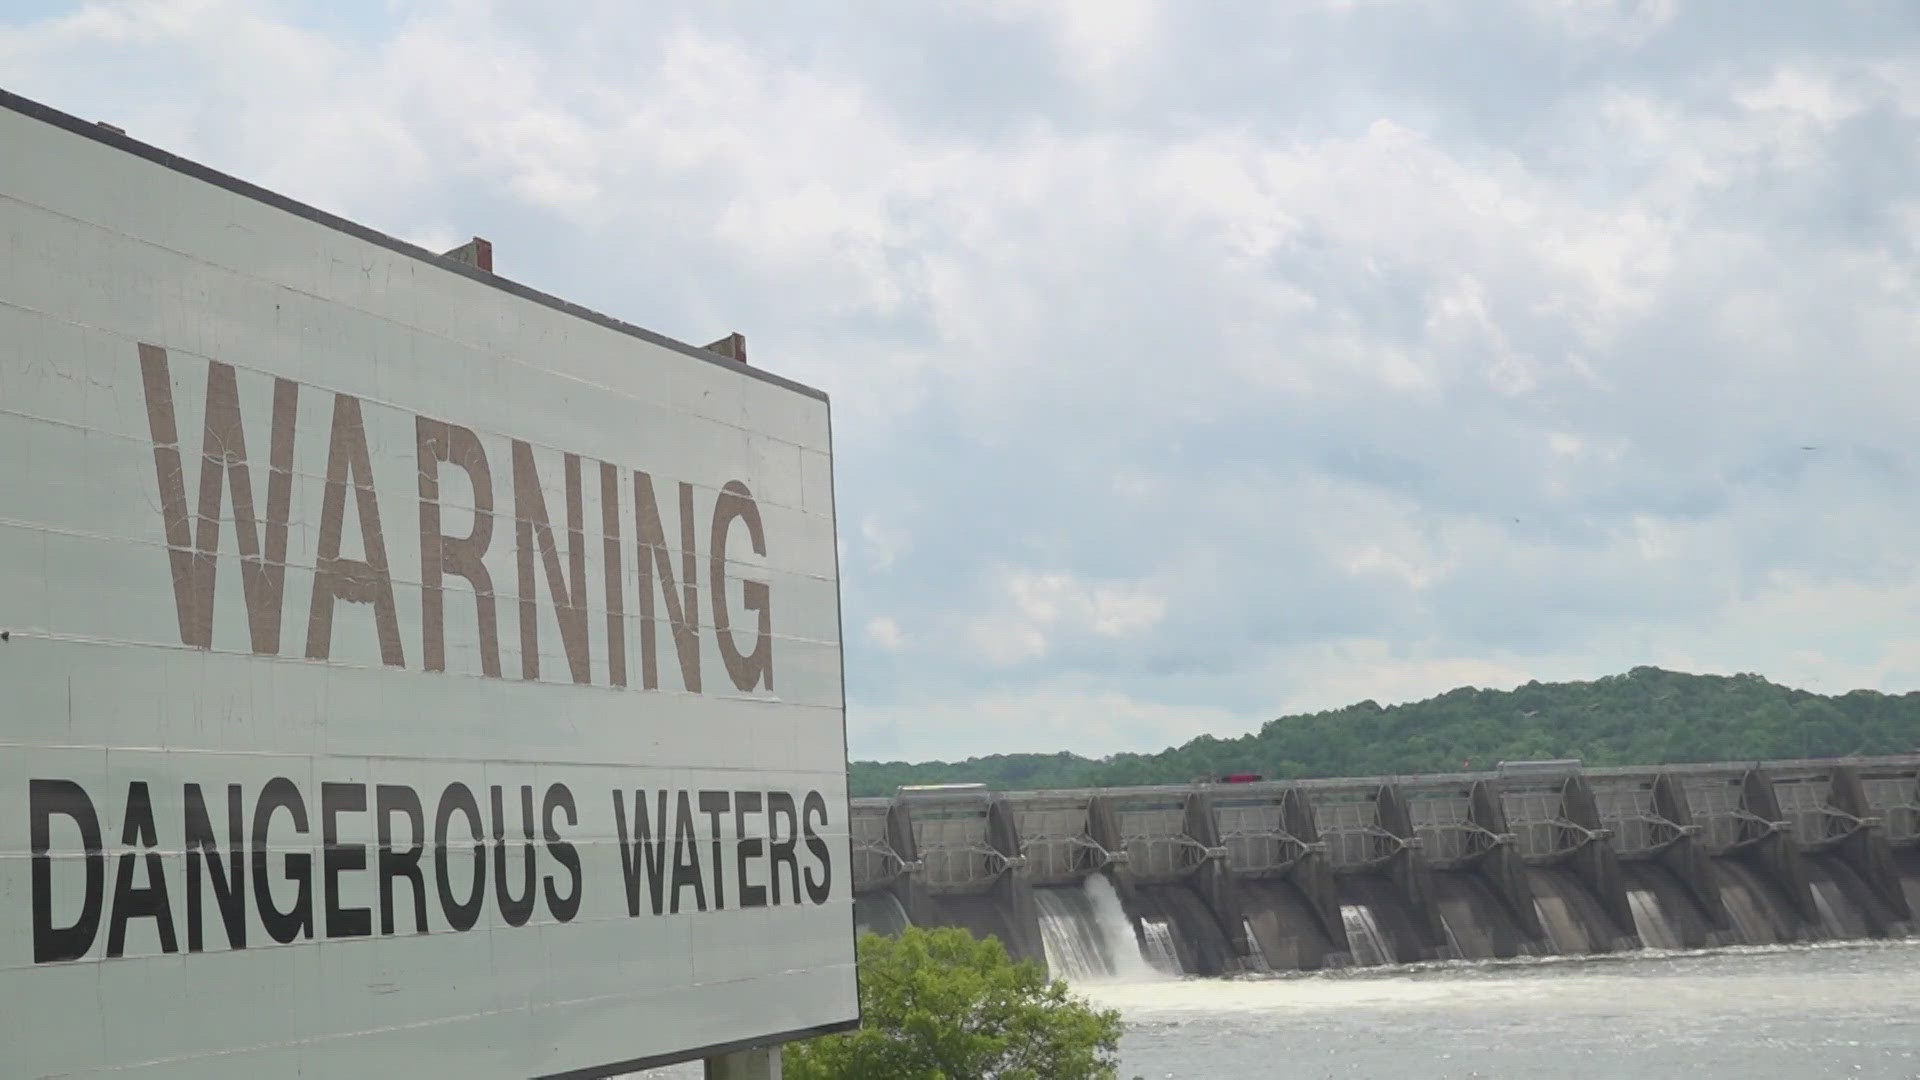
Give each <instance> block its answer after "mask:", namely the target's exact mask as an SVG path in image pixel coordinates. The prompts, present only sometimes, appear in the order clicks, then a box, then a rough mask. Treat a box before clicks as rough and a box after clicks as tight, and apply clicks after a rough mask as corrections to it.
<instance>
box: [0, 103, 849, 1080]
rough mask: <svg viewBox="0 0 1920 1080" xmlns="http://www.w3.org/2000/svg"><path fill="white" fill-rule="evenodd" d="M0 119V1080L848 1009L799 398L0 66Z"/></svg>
mask: <svg viewBox="0 0 1920 1080" xmlns="http://www.w3.org/2000/svg"><path fill="white" fill-rule="evenodd" d="M0 147H4V148H5V151H4V152H3V153H0V244H4V245H5V258H4V259H0V447H3V448H4V451H5V455H4V456H5V459H6V462H7V468H6V471H5V474H4V478H0V685H3V686H4V687H5V689H6V696H7V708H6V710H5V711H4V714H0V807H5V812H4V814H3V815H0V822H4V824H0V896H4V897H7V898H10V899H11V900H12V901H13V903H11V904H7V905H4V907H3V908H0V1002H4V1003H5V1010H4V1011H5V1021H4V1023H5V1026H6V1032H7V1037H6V1050H5V1053H4V1055H0V1056H4V1058H5V1062H6V1064H5V1068H4V1070H3V1071H5V1072H6V1073H7V1074H8V1075H10V1076H12V1075H26V1076H50V1075H59V1076H73V1077H81V1076H106V1075H112V1076H116V1077H140V1076H148V1075H152V1076H163V1075H164V1076H183V1075H191V1076H195V1077H215V1078H218V1077H236V1078H237V1077H248V1078H252V1077H260V1076H291V1075H301V1076H309V1077H363V1076H370V1075H403V1074H405V1075H411V1074H416V1073H417V1074H422V1075H427V1074H431V1075H461V1076H471V1077H500V1078H508V1077H511V1078H516V1080H520V1078H525V1077H529V1076H539V1077H593V1076H608V1075H615V1074H619V1073H624V1072H629V1071H633V1070H637V1069H640V1068H645V1067H648V1066H651V1065H656V1064H663V1063H671V1062H677V1061H684V1060H690V1059H698V1058H707V1059H709V1060H722V1061H724V1062H726V1066H725V1067H726V1069H727V1070H728V1075H733V1076H754V1075H771V1074H774V1073H776V1072H777V1068H778V1047H779V1045H780V1044H781V1043H782V1042H784V1041H787V1040H791V1039H795V1038H800V1037H804V1036H807V1035H812V1034H818V1033H824V1032H832V1031H841V1030H846V1029H848V1028H850V1027H852V1026H853V1025H855V1024H856V1023H857V1022H858V1018H859V1007H858V1001H857V995H856V992H855V989H856V986H855V970H854V946H853V920H852V918H851V906H852V900H853V890H852V886H853V875H852V873H851V871H850V865H849V864H850V859H851V852H850V848H849V843H848V832H847V828H848V812H847V810H848V803H847V790H846V753H845V704H844V696H843V692H842V686H841V661H840V599H839V574H838V568H837V549H836V542H835V538H836V535H837V533H836V528H835V517H834V498H833V456H832V439H831V420H830V412H829V406H828V401H827V398H826V395H825V394H823V393H822V392H820V391H819V390H816V389H814V388H811V387H808V386H805V385H802V384H799V383H796V382H793V381H792V380H789V379H785V378H782V377H780V376H778V375H774V374H771V373H769V372H767V371H764V370H761V369H759V368H757V367H753V366H749V365H748V364H746V363H745V349H744V340H743V339H742V338H741V337H740V336H739V335H730V336H729V337H727V338H723V339H722V340H721V341H720V342H717V343H715V345H713V346H710V347H697V346H692V345H688V344H685V343H682V342H678V341H675V340H672V339H669V338H667V337H664V336H662V335H659V334H656V333H653V332H651V331H647V330H642V329H640V328H638V327H634V326H631V325H629V324H627V323H624V322H621V321H619V320H617V319H614V318H611V317H609V316H605V315H601V314H598V313H595V312H590V311H587V310H584V309H582V308H580V307H578V306H576V305H573V304H569V303H567V302H565V301H562V300H559V299H557V298H555V297H552V296H549V295H546V294H544V293H540V292H538V291H536V290H534V289H531V288H528V287H526V286H524V285H521V284H518V283H515V282H513V281H510V280H508V279H507V278H505V277H503V276H501V275H498V274H496V273H494V272H493V266H492V249H491V246H490V245H488V244H486V243H485V242H483V241H476V242H475V243H472V244H469V245H466V246H464V247H463V248H460V249H456V250H455V251H454V252H452V253H447V254H436V253H434V252H431V251H427V250H423V249H421V248H419V247H416V246H414V245H411V244H408V243H405V242H403V241H400V240H397V239H394V238H392V237H389V236H385V235H382V234H380V233H376V232H374V231H372V230H370V229H367V228H364V227H362V226H360V225H357V224H354V223H352V222H349V221H344V220H342V219H339V218H336V217H333V216H331V215H329V214H327V213H324V212H323V211H320V210H317V209H314V208H312V207H308V206H304V205H302V204H299V203H296V202H294V201H293V200H291V199H288V198H285V197H284V196H281V195H278V194H276V193H273V192H269V191H265V190H262V189H260V188H257V187H255V186H253V185H250V184H248V183H246V182H244V181H242V180H239V179H236V178H233V177H229V176H225V175H222V174H219V173H216V172H214V171H213V170H210V169H207V168H205V167H203V166H200V165H198V164H195V163H193V162H189V161H185V160H182V159H180V158H177V157H174V156H172V155H170V154H168V153H166V152H164V151H162V150H159V149H157V148H154V147H151V146H148V145H146V144H143V143H141V142H138V141H136V140H134V139H131V138H128V137H127V136H126V135H124V134H121V133H120V132H119V131H117V130H116V129H112V128H109V127H106V126H104V125H100V124H94V123H89V122H86V121H83V120H80V119H78V118H76V117H72V116H69V115H66V114H63V113H60V112H57V111H55V110H53V109H50V108H47V107H45V106H43V105H39V104H37V103H35V102H31V101H27V100H25V99H22V98H19V97H15V96H12V95H8V94H4V93H0ZM216 1016H217V1018H218V1019H217V1022H216V1021H215V1020H214V1019H213V1018H214V1017H216Z"/></svg>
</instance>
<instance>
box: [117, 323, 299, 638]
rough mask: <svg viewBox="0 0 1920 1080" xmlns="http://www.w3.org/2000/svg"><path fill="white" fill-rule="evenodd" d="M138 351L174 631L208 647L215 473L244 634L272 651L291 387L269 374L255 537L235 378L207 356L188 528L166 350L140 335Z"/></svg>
mask: <svg viewBox="0 0 1920 1080" xmlns="http://www.w3.org/2000/svg"><path fill="white" fill-rule="evenodd" d="M139 354H140V375H141V382H142V386H143V388H144V390H145V392H146V404H147V427H148V430H149V432H150V433H151V435H152V437H153V464H154V473H155V479H156V481H157V483H158V485H159V491H160V516H161V522H162V527H163V529H164V531H165V534H166V538H167V558H168V562H169V564H170V566H171V569H172V572H173V599H174V606H175V608H176V610H177V614H178V619H179V625H180V640H181V642H182V643H183V644H186V645H190V646H193V647H195V648H201V649H209V648H212V647H213V599H214V588H215V584H216V581H217V574H216V563H217V556H218V554H219V549H220V517H221V513H220V503H221V498H220V488H221V481H222V480H223V479H224V480H225V481H226V486H227V488H228V492H229V494H230V496H231V498H232V500H233V531H234V538H235V541H236V542H237V544H238V546H239V548H240V585H241V590H242V592H243V593H244V594H245V597H246V604H247V631H248V635H249V638H250V639H251V640H250V644H251V646H252V649H253V651H254V652H255V653H258V654H260V655H263V656H277V655H279V652H280V620H281V611H282V608H283V598H284V595H285V588H286V580H287V516H288V513H289V510H290V506H291V503H292V500H293V436H294V425H295V406H296V404H297V402H298V399H299V393H300V387H299V385H298V384H296V383H294V382H292V381H290V380H288V379H278V378H277V379H275V380H273V413H272V420H271V427H270V430H269V434H268V451H267V464H268V473H267V519H266V536H265V538H264V542H263V540H262V537H261V535H260V533H261V530H260V521H259V518H258V516H257V515H256V514H255V513H254V502H253V478H252V474H251V471H250V470H249V468H248V464H247V442H246V433H245V427H244V425H243V424H242V423H241V420H240V390H239V383H238V380H237V378H236V376H235V374H234V369H233V366H232V365H230V364H223V363H219V362H218V361H210V362H209V363H208V364H207V397H206V401H207V406H206V423H205V426H204V428H203V430H202V433H201V441H200V503H199V514H198V528H197V529H193V528H190V524H191V523H190V522H189V521H188V517H187V500H186V485H185V472H184V469H183V467H182V462H181V457H180V446H179V441H180V440H179V433H178V428H177V424H176V421H175V417H174V407H173V380H172V374H171V372H170V370H169V366H168V361H167V350H165V349H163V348H160V347H158V346H155V345H147V344H142V345H140V346H139Z"/></svg>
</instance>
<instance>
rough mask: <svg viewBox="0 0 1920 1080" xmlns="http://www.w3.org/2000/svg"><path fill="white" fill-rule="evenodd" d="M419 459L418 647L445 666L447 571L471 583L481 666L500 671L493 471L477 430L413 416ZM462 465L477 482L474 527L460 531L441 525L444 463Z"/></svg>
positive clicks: (430, 666)
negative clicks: (491, 554) (491, 551)
mask: <svg viewBox="0 0 1920 1080" xmlns="http://www.w3.org/2000/svg"><path fill="white" fill-rule="evenodd" d="M413 428H414V437H415V441H416V443H417V447H418V452H419V461H420V470H419V471H420V638H421V640H420V649H421V652H422V654H423V659H422V663H423V664H424V665H425V667H426V669H427V670H428V671H445V670H447V625H446V591H445V589H444V588H443V587H442V582H443V581H444V580H445V579H444V575H445V574H454V575H456V576H458V577H462V578H465V579H466V580H467V584H469V585H471V586H473V605H474V620H475V622H476V624H477V627H478V631H479V636H480V670H481V672H482V673H483V674H485V675H488V676H490V677H492V678H496V679H497V678H499V677H500V627H499V619H498V614H497V611H496V609H495V606H494V593H493V575H491V574H489V573H488V572H487V564H486V561H485V560H486V555H487V546H488V545H489V544H491V543H492V542H493V471H492V469H491V468H489V467H488V465H487V454H486V451H485V450H484V449H482V447H481V445H480V438H479V436H477V435H475V434H474V433H473V431H472V429H470V428H464V427H461V426H459V425H457V424H449V423H446V422H444V421H440V420H430V419H428V418H427V417H424V416H420V417H415V418H414V424H413ZM443 461H444V462H446V463H448V464H450V465H455V466H458V467H459V468H460V469H462V470H464V471H465V472H466V474H467V479H468V480H469V481H470V482H471V483H472V486H473V528H472V530H470V531H469V532H468V533H467V535H465V536H462V537H454V536H447V535H446V534H444V533H442V532H441V531H440V463H441V462H443Z"/></svg>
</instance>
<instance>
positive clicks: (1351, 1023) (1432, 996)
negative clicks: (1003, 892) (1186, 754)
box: [1075, 940, 1920, 1080]
mask: <svg viewBox="0 0 1920 1080" xmlns="http://www.w3.org/2000/svg"><path fill="white" fill-rule="evenodd" d="M1075 989H1076V990H1077V991H1078V992H1079V993H1081V994H1082V995H1084V996H1086V997H1088V998H1090V999H1092V1000H1093V1001H1094V1002H1095V1003H1097V1004H1100V1005H1105V1006H1108V1007H1111V1008H1117V1009H1119V1010H1120V1012H1121V1014H1122V1016H1123V1017H1124V1018H1125V1020H1126V1025H1127V1026H1126V1034H1125V1036H1124V1037H1123V1039H1122V1041H1121V1053H1122V1065H1123V1067H1122V1070H1121V1076H1122V1077H1125V1078H1130V1077H1135V1076H1139V1077H1144V1078H1145V1080H1162V1078H1167V1077H1179V1078H1182V1080H1185V1078H1189V1077H1193V1078H1207V1080H1237V1078H1245V1080H1256V1078H1258V1080H1274V1078H1284V1080H1311V1078H1321V1077H1341V1078H1345V1077H1368V1078H1382V1080H1387V1078H1395V1080H1397V1078H1407V1080H1414V1078H1418V1080H1451V1078H1465V1077H1523V1078H1558V1077H1580V1078H1587V1077H1594V1078H1611V1077H1635V1078H1641V1077H1687V1078H1690V1080H1698V1078H1701V1077H1721V1076H1726V1077H1739V1078H1742V1080H1755V1078H1762V1077H1767V1078H1771V1077H1780V1078H1788V1077H1792V1078H1801V1077H1827V1076H1836V1077H1872V1078H1898V1080H1915V1078H1920V941H1912V940H1909V941H1900V942H1893V943H1884V942H1864V943H1863V942H1849V943H1844V944H1833V945H1822V946H1789V947H1767V948H1728V949H1719V950H1712V951H1706V952H1688V953H1677V952H1676V953H1660V952H1652V951H1649V952H1643V953H1637V954H1623V955H1616V956H1601V957H1578V958H1567V959H1560V958H1549V959H1540V960H1520V961H1510V962H1481V963H1446V964H1428V965H1415V966H1410V967H1399V968H1375V969H1370V970H1369V969H1349V970H1347V971H1344V972H1332V973H1320V974H1311V975H1289V976H1279V977H1268V978H1260V979H1232V980H1227V979H1180V980H1170V981H1149V982H1142V981H1102V982H1088V983H1084V984H1082V985H1080V986H1077V987H1075Z"/></svg>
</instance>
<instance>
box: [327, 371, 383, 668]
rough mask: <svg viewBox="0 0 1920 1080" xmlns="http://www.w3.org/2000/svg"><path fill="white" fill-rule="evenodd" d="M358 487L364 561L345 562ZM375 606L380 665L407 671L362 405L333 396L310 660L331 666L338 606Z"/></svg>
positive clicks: (357, 512)
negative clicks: (345, 533) (344, 538)
mask: <svg viewBox="0 0 1920 1080" xmlns="http://www.w3.org/2000/svg"><path fill="white" fill-rule="evenodd" d="M348 484H352V485H353V494H354V511H355V516H356V517H358V518H359V519H360V544H361V550H362V551H363V552H364V557H363V558H361V559H343V558H341V557H340V533H341V531H342V530H343V529H344V528H345V519H346V513H347V485H348ZM336 600H344V601H346V602H347V603H349V604H372V605H373V625H374V630H375V632H376V634H377V635H378V637H379V639H380V660H381V662H382V663H384V664H387V665H388V666H390V667H403V666H405V664H406V659H405V657H404V656H403V654H402V652H401V648H400V620H399V618H398V617H397V616H396V614H395V613H394V607H393V575H392V574H391V573H389V572H388V570H387V545H386V540H385V539H384V538H383V536H382V534H381V531H380V505H379V502H378V500H377V499H376V498H375V496H374V490H373V462H372V461H371V459H370V457H369V455H368V453H367V432H366V428H365V426H364V425H363V424H362V422H361V418H360V399H359V398H356V397H353V396H351V395H348V394H335V395H334V396H333V433H332V437H331V438H330V440H329V442H328V450H327V487H326V495H325V497H324V500H323V501H322V503H321V507H320V546H319V551H318V553H317V554H316V556H315V558H314V567H313V601H312V606H311V607H310V608H309V609H308V612H307V659H309V660H325V659H327V658H328V657H329V656H330V655H332V652H333V605H334V602H335V601H336Z"/></svg>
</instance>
